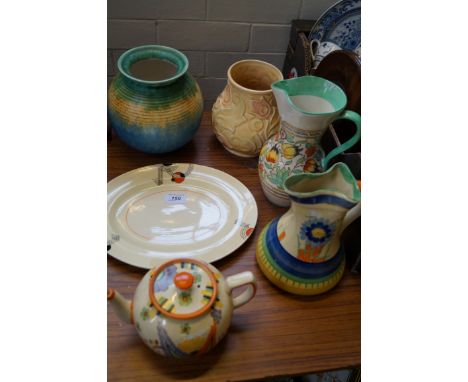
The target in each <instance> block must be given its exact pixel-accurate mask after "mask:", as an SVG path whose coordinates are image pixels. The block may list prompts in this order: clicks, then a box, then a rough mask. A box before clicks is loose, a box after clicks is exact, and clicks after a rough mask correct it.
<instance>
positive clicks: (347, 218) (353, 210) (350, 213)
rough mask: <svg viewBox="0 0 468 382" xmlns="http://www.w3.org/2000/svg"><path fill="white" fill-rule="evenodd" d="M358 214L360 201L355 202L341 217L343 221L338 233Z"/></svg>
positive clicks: (359, 212)
mask: <svg viewBox="0 0 468 382" xmlns="http://www.w3.org/2000/svg"><path fill="white" fill-rule="evenodd" d="M359 216H361V202H359V203H358V204H356V205H355V206H354V207H353V208H351V209H350V210H349V211H348V212H347V213H346V215H345V217H344V219H343V223H342V224H341V230H340V235H341V233H342V232H343V231H344V230H345V229H346V227H347V226H349V225H350V224H351V223H352V222H353V221H355V220H356V219H357V218H358V217H359Z"/></svg>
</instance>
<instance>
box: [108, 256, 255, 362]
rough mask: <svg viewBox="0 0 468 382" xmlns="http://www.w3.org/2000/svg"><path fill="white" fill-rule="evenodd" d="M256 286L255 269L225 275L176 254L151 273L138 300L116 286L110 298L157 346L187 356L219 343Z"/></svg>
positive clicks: (139, 288)
mask: <svg viewBox="0 0 468 382" xmlns="http://www.w3.org/2000/svg"><path fill="white" fill-rule="evenodd" d="M241 285H248V287H247V289H246V290H245V291H244V292H242V293H241V294H240V295H239V296H237V297H235V298H233V297H232V296H231V291H232V290H233V289H234V288H236V287H238V286H241ZM255 291H256V284H255V278H254V275H253V274H252V272H242V273H238V274H236V275H233V276H229V277H227V278H224V277H223V276H222V275H221V273H220V272H219V271H218V270H217V269H216V268H215V267H213V266H212V265H210V264H207V263H205V262H203V261H199V260H194V259H177V260H172V261H169V262H167V263H165V264H163V265H162V266H161V267H159V268H155V269H152V270H150V271H149V272H148V273H146V275H145V276H144V277H143V279H142V280H141V281H140V283H139V284H138V286H137V289H136V291H135V296H134V298H133V301H129V300H126V299H125V298H124V297H123V296H122V295H121V294H119V293H118V292H116V291H115V290H114V289H108V290H107V300H108V301H110V304H111V306H112V308H113V309H114V311H115V313H116V314H117V316H118V317H119V318H120V319H121V320H122V321H124V322H127V323H132V324H134V325H135V327H136V329H137V331H138V333H139V334H140V337H141V338H142V339H143V341H144V342H145V343H146V344H147V345H148V346H149V347H150V348H151V349H153V351H155V352H156V353H158V354H161V355H164V356H169V357H178V358H182V357H187V356H191V355H201V354H203V353H206V352H207V351H208V350H210V349H211V348H212V347H214V346H215V345H216V344H217V343H218V342H219V341H220V340H221V339H222V338H223V337H224V335H225V334H226V332H227V330H228V328H229V325H230V323H231V317H232V312H233V310H234V309H236V308H238V307H240V306H242V305H244V304H246V303H247V302H249V301H250V300H251V299H252V297H253V296H254V295H255Z"/></svg>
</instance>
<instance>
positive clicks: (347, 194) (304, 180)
mask: <svg viewBox="0 0 468 382" xmlns="http://www.w3.org/2000/svg"><path fill="white" fill-rule="evenodd" d="M284 190H285V191H286V193H287V194H288V195H289V196H290V198H291V199H293V200H295V201H296V202H299V203H300V202H301V200H306V199H308V198H311V197H314V196H317V195H333V196H337V197H340V198H342V199H344V200H347V201H349V202H350V203H358V202H359V201H360V200H361V191H360V190H359V186H358V184H357V182H356V179H355V178H354V176H353V174H352V173H351V170H350V169H349V167H348V166H347V165H346V164H344V163H342V162H338V163H335V164H334V165H333V166H332V167H330V168H329V169H328V170H327V171H325V172H322V173H302V174H296V175H291V176H290V177H289V178H287V179H286V180H285V182H284Z"/></svg>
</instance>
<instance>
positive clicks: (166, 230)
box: [107, 163, 258, 269]
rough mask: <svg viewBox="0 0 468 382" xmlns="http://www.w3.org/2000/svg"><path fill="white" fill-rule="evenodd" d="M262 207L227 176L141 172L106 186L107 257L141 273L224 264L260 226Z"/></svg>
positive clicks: (196, 169) (208, 171)
mask: <svg viewBox="0 0 468 382" xmlns="http://www.w3.org/2000/svg"><path fill="white" fill-rule="evenodd" d="M257 216H258V211H257V204H256V203H255V199H254V197H253V195H252V194H251V193H250V191H249V190H248V189H247V187H245V186H244V185H243V184H242V183H241V182H239V181H238V180H237V179H235V178H233V177H232V176H230V175H228V174H226V173H225V172H222V171H219V170H216V169H214V168H210V167H205V166H199V165H195V164H189V163H175V164H168V163H166V164H159V165H154V166H147V167H143V168H139V169H136V170H133V171H130V172H127V173H125V174H122V175H120V176H118V177H117V178H114V179H112V180H111V181H110V182H109V183H108V184H107V248H108V254H109V255H110V256H113V257H115V258H117V259H119V260H121V261H123V262H125V263H127V264H131V265H134V266H137V267H140V268H146V269H150V268H154V267H157V266H160V265H161V264H163V263H165V262H167V261H169V260H171V259H176V258H180V257H190V258H192V259H198V260H204V261H206V262H208V263H210V262H213V261H215V260H218V259H221V258H223V257H225V256H227V255H229V254H230V253H232V252H233V251H235V250H236V249H237V248H239V247H240V246H241V245H242V244H243V243H244V242H245V241H246V240H247V239H248V238H249V237H250V235H251V234H252V232H253V230H254V228H255V224H256V223H257Z"/></svg>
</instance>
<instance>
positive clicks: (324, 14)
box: [309, 0, 361, 49]
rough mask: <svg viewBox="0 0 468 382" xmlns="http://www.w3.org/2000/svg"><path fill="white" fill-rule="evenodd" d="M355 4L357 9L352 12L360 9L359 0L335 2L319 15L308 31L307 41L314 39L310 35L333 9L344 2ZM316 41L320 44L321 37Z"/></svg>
mask: <svg viewBox="0 0 468 382" xmlns="http://www.w3.org/2000/svg"><path fill="white" fill-rule="evenodd" d="M348 1H349V2H355V3H356V4H357V3H359V7H357V6H356V7H354V8H353V9H352V10H356V9H357V8H359V9H360V8H361V0H340V1H337V2H336V3H335V4H332V5H331V6H330V7H328V8H327V9H326V10H325V11H324V12H323V13H322V14H321V15H320V17H319V18H318V20H317V21H316V22H315V24H314V25H313V26H312V29H311V30H310V32H309V41H312V40H313V39H314V38H313V37H312V34H313V33H314V32H315V31H316V29H318V28H319V26H320V25H321V24H322V23H323V20H324V18H325V17H326V16H327V14H328V13H329V12H330V11H331V10H332V9H333V8H335V7H337V6H338V5H340V4H342V3H344V2H348ZM317 40H318V41H320V42H322V41H323V35H322V36H320V39H317ZM360 45H361V43H359V44H358V46H360ZM340 48H341V49H343V48H342V47H341V46H340Z"/></svg>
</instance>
